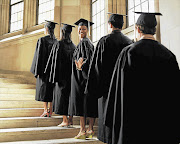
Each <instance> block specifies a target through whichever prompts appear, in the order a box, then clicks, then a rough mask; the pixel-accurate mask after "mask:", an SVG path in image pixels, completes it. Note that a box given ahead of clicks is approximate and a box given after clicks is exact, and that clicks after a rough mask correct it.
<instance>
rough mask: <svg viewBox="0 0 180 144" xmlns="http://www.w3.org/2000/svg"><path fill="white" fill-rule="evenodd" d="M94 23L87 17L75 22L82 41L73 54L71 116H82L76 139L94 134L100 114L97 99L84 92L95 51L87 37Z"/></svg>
mask: <svg viewBox="0 0 180 144" xmlns="http://www.w3.org/2000/svg"><path fill="white" fill-rule="evenodd" d="M92 24H93V23H92V22H89V21H87V20H85V19H80V20H78V21H77V22H76V23H75V25H78V34H79V38H80V42H79V44H78V45H77V48H76V49H75V51H74V54H73V65H72V79H71V98H70V106H69V114H70V115H71V116H73V115H75V116H80V125H81V128H80V132H79V134H78V135H77V136H76V137H75V138H76V139H86V136H87V137H92V133H93V134H94V131H93V125H94V118H96V117H97V116H98V113H97V101H96V100H94V99H93V98H90V97H87V96H86V95H85V94H84V89H85V85H86V82H87V78H88V70H89V64H90V61H91V57H92V55H93V52H94V46H93V44H92V42H91V41H90V39H89V38H88V37H87V35H88V30H89V28H90V26H91V25H92ZM86 117H90V120H89V128H88V129H87V130H86V129H85V122H86V120H85V118H86ZM89 132H91V134H90V135H88V133H89Z"/></svg>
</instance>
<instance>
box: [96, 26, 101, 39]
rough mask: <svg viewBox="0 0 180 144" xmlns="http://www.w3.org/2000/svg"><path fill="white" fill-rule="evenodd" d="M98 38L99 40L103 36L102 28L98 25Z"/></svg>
mask: <svg viewBox="0 0 180 144" xmlns="http://www.w3.org/2000/svg"><path fill="white" fill-rule="evenodd" d="M96 32H97V40H99V39H100V38H101V28H100V27H97V31H96Z"/></svg>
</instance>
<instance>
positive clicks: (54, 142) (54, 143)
mask: <svg viewBox="0 0 180 144" xmlns="http://www.w3.org/2000/svg"><path fill="white" fill-rule="evenodd" d="M90 142H99V143H98V144H104V143H103V142H100V141H99V140H98V139H97V138H96V137H94V138H93V139H87V140H82V139H74V138H64V139H51V140H36V141H17V142H5V143H3V144H32V143H33V144H58V143H62V144H66V143H68V144H71V143H72V144H78V143H90ZM93 144H97V143H93Z"/></svg>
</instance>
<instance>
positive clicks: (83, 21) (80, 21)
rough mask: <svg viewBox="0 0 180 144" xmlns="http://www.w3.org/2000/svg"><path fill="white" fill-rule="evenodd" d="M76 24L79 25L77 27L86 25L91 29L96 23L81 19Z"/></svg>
mask: <svg viewBox="0 0 180 144" xmlns="http://www.w3.org/2000/svg"><path fill="white" fill-rule="evenodd" d="M74 24H75V25H77V26H84V25H85V26H86V27H87V28H89V27H90V26H92V25H93V24H94V23H93V22H91V21H88V20H86V19H83V18H81V19H79V20H78V21H77V22H75V23H74Z"/></svg>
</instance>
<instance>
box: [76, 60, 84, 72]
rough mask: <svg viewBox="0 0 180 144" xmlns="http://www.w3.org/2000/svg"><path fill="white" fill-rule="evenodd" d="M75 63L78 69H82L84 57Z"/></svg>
mask: <svg viewBox="0 0 180 144" xmlns="http://www.w3.org/2000/svg"><path fill="white" fill-rule="evenodd" d="M75 64H76V68H77V69H78V70H82V69H81V67H82V65H83V64H84V61H83V58H79V60H78V61H77V60H75Z"/></svg>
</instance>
